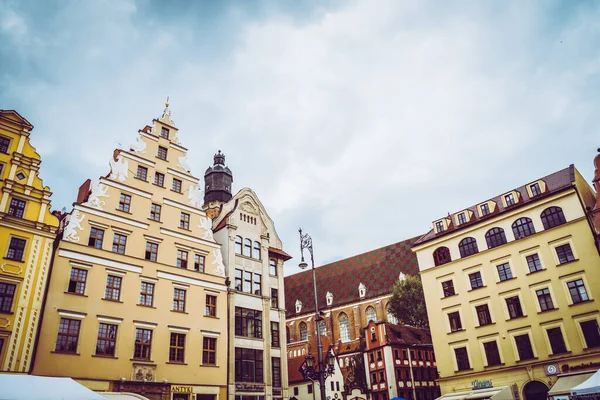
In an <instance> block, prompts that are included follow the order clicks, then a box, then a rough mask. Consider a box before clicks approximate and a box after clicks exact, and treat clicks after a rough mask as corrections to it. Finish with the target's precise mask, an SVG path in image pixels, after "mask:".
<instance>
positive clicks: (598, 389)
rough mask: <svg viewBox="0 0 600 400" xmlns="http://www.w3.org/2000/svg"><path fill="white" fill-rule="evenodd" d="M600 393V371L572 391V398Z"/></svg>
mask: <svg viewBox="0 0 600 400" xmlns="http://www.w3.org/2000/svg"><path fill="white" fill-rule="evenodd" d="M595 393H600V370H598V371H596V373H595V374H594V375H592V376H590V377H589V378H588V379H587V380H586V381H585V382H583V383H581V384H579V385H577V386H575V387H574V388H573V389H571V395H572V396H583V395H586V394H595Z"/></svg>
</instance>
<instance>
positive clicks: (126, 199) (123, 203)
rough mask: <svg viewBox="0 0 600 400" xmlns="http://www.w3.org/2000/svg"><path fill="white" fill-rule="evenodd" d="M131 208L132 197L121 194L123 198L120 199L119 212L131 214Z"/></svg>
mask: <svg viewBox="0 0 600 400" xmlns="http://www.w3.org/2000/svg"><path fill="white" fill-rule="evenodd" d="M130 206H131V196H130V195H128V194H123V193H121V197H120V198H119V208H117V209H118V210H119V211H125V212H129V208H130Z"/></svg>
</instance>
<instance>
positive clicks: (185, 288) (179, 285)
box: [172, 282, 190, 290]
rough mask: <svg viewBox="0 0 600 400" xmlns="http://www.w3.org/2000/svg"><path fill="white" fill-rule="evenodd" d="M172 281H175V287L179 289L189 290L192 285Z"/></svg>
mask: <svg viewBox="0 0 600 400" xmlns="http://www.w3.org/2000/svg"><path fill="white" fill-rule="evenodd" d="M172 283H173V287H176V288H177V289H184V290H187V289H189V288H190V285H182V284H181V283H175V282H172Z"/></svg>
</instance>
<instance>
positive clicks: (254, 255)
mask: <svg viewBox="0 0 600 400" xmlns="http://www.w3.org/2000/svg"><path fill="white" fill-rule="evenodd" d="M252 258H256V259H257V260H260V243H258V242H254V247H253V248H252Z"/></svg>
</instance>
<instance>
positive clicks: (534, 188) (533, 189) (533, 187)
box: [529, 182, 542, 197]
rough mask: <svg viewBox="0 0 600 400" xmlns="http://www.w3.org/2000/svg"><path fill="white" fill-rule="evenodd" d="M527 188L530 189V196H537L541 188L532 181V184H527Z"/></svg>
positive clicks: (540, 192)
mask: <svg viewBox="0 0 600 400" xmlns="http://www.w3.org/2000/svg"><path fill="white" fill-rule="evenodd" d="M529 189H530V190H531V197H535V196H539V195H540V194H542V189H541V188H540V184H539V183H537V182H536V183H534V184H533V185H529Z"/></svg>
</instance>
